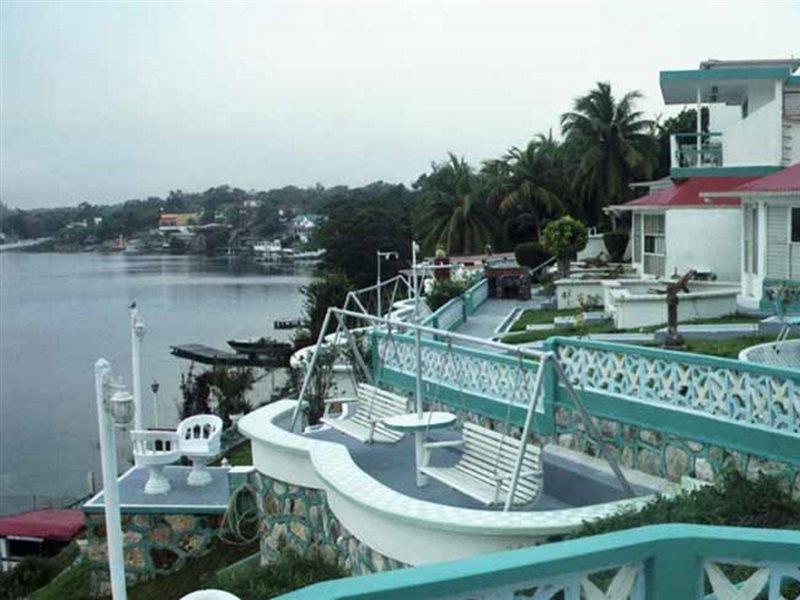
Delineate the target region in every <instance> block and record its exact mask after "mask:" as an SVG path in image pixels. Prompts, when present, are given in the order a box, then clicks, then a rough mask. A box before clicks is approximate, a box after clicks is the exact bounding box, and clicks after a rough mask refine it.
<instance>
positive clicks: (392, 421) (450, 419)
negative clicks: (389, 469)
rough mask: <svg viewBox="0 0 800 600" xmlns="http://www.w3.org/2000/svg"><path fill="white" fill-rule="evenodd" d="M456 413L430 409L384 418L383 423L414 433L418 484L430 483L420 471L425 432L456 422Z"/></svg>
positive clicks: (389, 427) (420, 485) (449, 425)
mask: <svg viewBox="0 0 800 600" xmlns="http://www.w3.org/2000/svg"><path fill="white" fill-rule="evenodd" d="M456 418H457V417H456V415H454V414H453V413H449V412H444V411H428V412H423V413H416V412H414V413H407V414H404V415H394V416H391V417H386V418H385V419H383V421H382V422H383V425H384V426H385V427H386V428H387V429H391V430H393V431H402V432H409V433H413V434H414V461H415V463H416V464H415V470H416V472H417V486H418V487H422V486H424V485H425V484H426V483H428V478H427V477H426V476H425V475H423V474H422V473H420V471H419V467H420V464H421V463H422V444H423V442H424V437H425V432H426V431H428V430H430V429H444V428H445V427H451V426H452V425H453V424H454V423H455V422H456Z"/></svg>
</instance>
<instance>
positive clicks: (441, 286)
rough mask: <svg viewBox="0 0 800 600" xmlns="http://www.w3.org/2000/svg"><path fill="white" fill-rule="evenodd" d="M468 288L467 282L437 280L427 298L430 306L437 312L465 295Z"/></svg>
mask: <svg viewBox="0 0 800 600" xmlns="http://www.w3.org/2000/svg"><path fill="white" fill-rule="evenodd" d="M467 287H469V286H468V285H467V283H466V282H460V281H454V280H453V279H437V280H436V281H435V282H434V284H433V287H432V288H431V291H430V292H428V295H427V296H426V299H427V301H428V306H430V308H431V310H434V311H435V310H437V309H438V308H440V307H442V306H444V305H445V304H447V303H448V302H450V300H452V299H453V298H455V297H456V296H460V295H461V294H463V293H464V292H465V291H467Z"/></svg>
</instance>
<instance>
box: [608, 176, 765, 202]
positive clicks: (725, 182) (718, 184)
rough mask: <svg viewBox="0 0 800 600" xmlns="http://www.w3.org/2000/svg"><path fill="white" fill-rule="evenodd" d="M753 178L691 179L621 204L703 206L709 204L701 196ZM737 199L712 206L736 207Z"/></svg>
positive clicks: (722, 190) (725, 189)
mask: <svg viewBox="0 0 800 600" xmlns="http://www.w3.org/2000/svg"><path fill="white" fill-rule="evenodd" d="M754 179H755V178H754V177H692V178H690V179H685V180H682V181H678V182H673V184H672V186H671V187H668V188H666V189H663V190H658V191H656V192H653V193H651V194H648V195H647V196H643V197H641V198H637V199H636V200H631V201H630V202H627V203H626V204H623V205H622V207H624V208H649V207H652V208H659V207H662V208H668V207H673V206H703V205H706V204H709V201H707V200H704V199H703V197H702V196H701V194H706V193H708V192H727V191H730V190H732V189H733V188H737V187H738V186H741V185H744V184H747V183H749V182H752V181H753V180H754ZM738 204H739V199H738V198H721V199H718V200H714V201H713V205H714V206H737V205H738Z"/></svg>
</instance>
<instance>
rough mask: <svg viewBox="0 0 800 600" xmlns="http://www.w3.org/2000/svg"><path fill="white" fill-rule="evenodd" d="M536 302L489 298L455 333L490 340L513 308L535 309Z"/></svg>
mask: <svg viewBox="0 0 800 600" xmlns="http://www.w3.org/2000/svg"><path fill="white" fill-rule="evenodd" d="M537 307H538V301H537V300H498V299H497V298H489V299H488V300H487V301H486V302H484V303H483V304H481V306H480V307H479V308H478V310H477V312H476V313H475V314H474V315H472V316H470V317H469V318H468V319H467V322H466V323H462V324H461V325H459V327H458V328H457V329H456V330H455V331H456V333H461V334H464V335H471V336H473V337H478V338H484V339H490V338H491V337H492V336H494V335H495V329H497V327H499V325H500V324H501V323H502V322H503V320H504V319H505V318H506V317H508V315H509V313H510V312H511V311H512V310H514V309H515V308H520V309H523V310H524V309H527V308H537Z"/></svg>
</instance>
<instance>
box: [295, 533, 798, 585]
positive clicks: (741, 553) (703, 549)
mask: <svg viewBox="0 0 800 600" xmlns="http://www.w3.org/2000/svg"><path fill="white" fill-rule="evenodd" d="M798 548H800V531H793V530H779V529H759V528H745V527H721V526H710V525H687V524H669V525H650V526H645V527H638V528H635V529H628V530H623V531H617V532H613V533H606V534H602V535H595V536H590V537H583V538H579V539H574V540H568V541H564V542H553V543H549V544H542V545H539V546H533V547H529V548H523V549H520V550H511V551H507V552H500V553H496V554H488V555H483V556H477V557H474V558H468V559H464V560H459V561H454V562H448V563H438V564H433V565H426V566H422V567H416V568H411V569H399V570H395V571H390V572H386V573H378V574H374V575H365V576H361V577H348V578H345V579H337V580H334V581H328V582H324V583H318V584H316V585H312V586H309V587H305V588H302V589H300V590H296V591H294V592H291V593H289V594H287V595H285V596H280V598H282V599H283V600H310V599H312V598H313V599H315V600H316V599H320V600H333V599H336V600H373V599H379V598H381V599H382V598H415V599H416V600H423V599H429V598H445V597H447V598H452V597H473V596H474V597H478V596H479V597H487V598H488V597H493V596H492V593H493V592H497V593H498V595H499V594H500V593H501V592H502V593H503V595H502V596H501V597H512V596H513V595H514V594H513V592H514V591H522V590H530V589H532V588H539V589H548V588H549V589H550V591H552V592H554V593H555V594H558V592H559V591H563V592H567V591H570V592H573V594H574V595H570V594H569V593H565V596H566V597H576V598H577V597H578V595H579V594H580V588H581V586H582V584H583V583H584V581H586V580H587V579H588V577H589V576H590V575H592V574H594V573H598V572H603V571H609V570H615V569H616V570H617V571H618V572H621V571H623V570H624V569H628V572H629V573H631V571H633V573H632V575H633V577H631V578H630V580H629V586H630V587H631V588H633V586H636V585H639V586H640V587H639V589H640V590H642V592H645V590H646V597H647V598H650V599H653V600H667V599H669V600H672V599H675V598H682V599H686V600H692V599H698V598H701V597H703V595H704V594H705V591H704V589H703V585H702V583H703V578H704V575H703V574H704V573H708V572H710V571H713V572H715V573H716V572H717V571H718V569H719V567H717V561H719V562H720V563H723V564H733V565H747V566H749V567H753V566H757V567H758V568H759V569H762V570H763V571H764V579H765V581H764V584H763V586H764V589H766V588H767V587H768V586H769V585H770V584H772V585H773V586H774V587H773V588H772V590H773V591H774V592H775V594H774V595H772V594H771V595H770V598H771V599H773V598H778V597H779V596H778V595H777V592H778V591H779V590H780V581H781V579H782V578H783V577H788V576H790V573H792V572H793V571H794V572H795V573H796V570H797V568H798V566H800V565H798ZM793 576H795V577H796V575H793ZM637 580H638V582H637ZM620 583H621V582H620ZM724 583H727V584H729V585H731V586H734V585H735V584H732V583H731V582H729V581H727V579H726V580H725V582H724ZM712 585H713V584H712ZM548 597H552V596H548ZM593 597H594V596H593ZM597 597H601V596H600V595H599V594H598V595H597ZM602 597H605V596H602ZM614 597H617V596H614ZM618 597H620V598H621V597H625V598H628V597H637V598H638V597H641V596H639V595H637V594H635V593H633V592H632V590H631V593H630V594H628V593H626V594H625V595H624V596H623V595H620V596H618Z"/></svg>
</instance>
